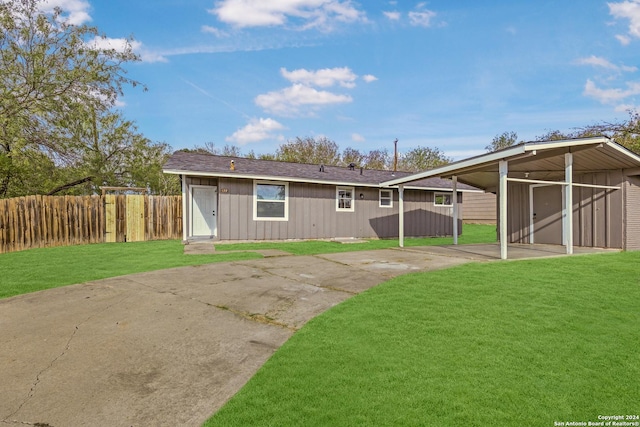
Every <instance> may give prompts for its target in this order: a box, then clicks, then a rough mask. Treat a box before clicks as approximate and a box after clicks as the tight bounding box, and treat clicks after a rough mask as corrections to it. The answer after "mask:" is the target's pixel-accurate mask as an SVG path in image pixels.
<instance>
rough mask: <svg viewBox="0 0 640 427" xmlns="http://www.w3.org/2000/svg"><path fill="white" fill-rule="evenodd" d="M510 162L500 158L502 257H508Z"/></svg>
mask: <svg viewBox="0 0 640 427" xmlns="http://www.w3.org/2000/svg"><path fill="white" fill-rule="evenodd" d="M508 174H509V162H507V161H506V160H500V200H499V204H500V233H499V234H500V259H507V243H508V238H507V175H508Z"/></svg>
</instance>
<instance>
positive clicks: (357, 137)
mask: <svg viewBox="0 0 640 427" xmlns="http://www.w3.org/2000/svg"><path fill="white" fill-rule="evenodd" d="M351 140H352V141H354V142H364V141H365V138H364V136H362V135H360V134H359V133H352V134H351Z"/></svg>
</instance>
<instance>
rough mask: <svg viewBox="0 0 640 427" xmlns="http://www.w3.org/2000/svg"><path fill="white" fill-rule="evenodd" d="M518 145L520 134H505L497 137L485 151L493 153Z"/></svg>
mask: <svg viewBox="0 0 640 427" xmlns="http://www.w3.org/2000/svg"><path fill="white" fill-rule="evenodd" d="M517 143H518V134H517V133H515V132H503V133H501V134H500V135H496V136H495V137H494V138H493V140H492V141H491V144H489V145H487V146H486V147H484V149H485V150H487V151H489V152H492V151H498V150H502V149H503V148H507V147H511V146H513V145H516V144H517Z"/></svg>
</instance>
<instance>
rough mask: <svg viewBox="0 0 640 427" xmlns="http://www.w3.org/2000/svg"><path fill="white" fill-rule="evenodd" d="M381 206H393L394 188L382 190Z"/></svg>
mask: <svg viewBox="0 0 640 427" xmlns="http://www.w3.org/2000/svg"><path fill="white" fill-rule="evenodd" d="M378 206H380V207H381V208H392V207H393V190H380V204H379V205H378Z"/></svg>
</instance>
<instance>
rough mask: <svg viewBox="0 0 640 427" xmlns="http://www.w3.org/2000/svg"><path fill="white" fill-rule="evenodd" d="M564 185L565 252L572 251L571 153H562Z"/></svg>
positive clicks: (570, 252) (569, 252)
mask: <svg viewBox="0 0 640 427" xmlns="http://www.w3.org/2000/svg"><path fill="white" fill-rule="evenodd" d="M564 181H565V182H566V183H567V185H565V186H564V191H565V196H564V200H565V203H566V205H565V208H564V210H565V217H564V227H563V232H564V241H565V242H566V245H567V254H568V255H571V254H572V253H573V154H572V153H566V154H565V155H564Z"/></svg>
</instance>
